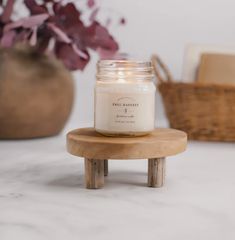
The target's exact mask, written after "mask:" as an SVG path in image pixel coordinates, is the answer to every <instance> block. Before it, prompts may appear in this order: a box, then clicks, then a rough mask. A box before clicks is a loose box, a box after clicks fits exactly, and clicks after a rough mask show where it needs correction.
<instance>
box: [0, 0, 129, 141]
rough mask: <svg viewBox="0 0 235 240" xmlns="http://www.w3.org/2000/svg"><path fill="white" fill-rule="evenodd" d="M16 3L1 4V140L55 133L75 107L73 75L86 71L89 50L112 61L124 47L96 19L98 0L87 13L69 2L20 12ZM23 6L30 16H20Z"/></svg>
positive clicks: (33, 4) (28, 2) (30, 4)
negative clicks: (119, 46) (119, 48)
mask: <svg viewBox="0 0 235 240" xmlns="http://www.w3.org/2000/svg"><path fill="white" fill-rule="evenodd" d="M16 2H17V1H14V0H7V1H1V2H0V6H1V8H2V14H1V16H0V22H1V25H0V46H1V51H0V73H1V74H0V76H1V77H0V89H1V91H0V109H1V111H0V138H6V139H12V138H17V139H18V138H34V137H45V136H51V135H55V134H57V133H59V132H60V131H61V130H62V128H63V127H64V125H65V123H66V121H67V119H68V117H69V115H70V112H71V109H72V104H73V99H74V87H73V80H72V75H71V74H70V73H69V71H73V70H84V68H85V67H86V65H87V63H88V62H89V60H90V53H89V50H94V51H97V52H98V53H99V54H100V56H102V57H104V56H110V57H111V56H112V55H115V54H116V52H117V50H118V44H117V42H116V41H115V40H114V38H113V37H112V36H111V35H110V34H109V31H108V30H107V28H106V27H105V26H102V25H101V24H100V23H99V22H98V21H97V20H96V15H97V13H98V11H99V7H98V5H96V2H95V1H91V0H89V1H87V5H86V6H85V7H84V8H85V9H83V13H82V11H81V10H80V8H78V7H76V6H75V5H74V3H72V2H67V1H54V0H50V1H34V0H24V1H22V2H21V5H20V6H19V8H17V9H16V8H15V4H16ZM23 7H25V9H28V12H29V16H27V11H26V14H25V15H26V16H20V17H17V16H18V15H19V12H21V10H22V8H23ZM86 11H88V12H89V14H90V16H89V19H88V21H87V22H85V20H83V19H82V16H83V15H84V12H86ZM120 21H121V22H120V24H124V22H125V19H123V18H121V19H120ZM56 59H58V60H59V61H58V60H56ZM60 61H61V62H62V63H63V64H64V66H63V65H62V64H61V63H60Z"/></svg>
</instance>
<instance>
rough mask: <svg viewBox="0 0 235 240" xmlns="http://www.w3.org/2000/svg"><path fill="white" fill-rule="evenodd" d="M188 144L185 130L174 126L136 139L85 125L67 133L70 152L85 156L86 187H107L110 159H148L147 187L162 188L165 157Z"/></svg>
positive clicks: (156, 130) (181, 149)
mask: <svg viewBox="0 0 235 240" xmlns="http://www.w3.org/2000/svg"><path fill="white" fill-rule="evenodd" d="M186 145H187V135H186V133H184V132H182V131H179V130H174V129H163V128H162V129H161V128H160V129H155V130H154V131H153V132H152V133H151V134H149V135H146V136H142V137H135V138H120V137H118V138H111V137H105V136H103V135H100V134H99V133H97V132H95V130H94V129H93V128H82V129H77V130H73V131H71V132H69V133H68V134H67V150H68V152H69V153H71V154H73V155H75V156H79V157H84V159H85V179H86V187H87V188H89V189H98V188H102V187H103V186H104V177H105V176H108V159H118V160H126V159H148V186H149V187H162V186H163V185H164V182H165V162H166V159H165V157H167V156H172V155H175V154H178V153H181V152H183V151H184V150H185V148H186Z"/></svg>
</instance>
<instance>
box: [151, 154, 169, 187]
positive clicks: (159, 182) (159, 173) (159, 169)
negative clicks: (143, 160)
mask: <svg viewBox="0 0 235 240" xmlns="http://www.w3.org/2000/svg"><path fill="white" fill-rule="evenodd" d="M165 164H166V160H165V158H151V159H149V160H148V186H149V187H162V186H163V185H164V182H165Z"/></svg>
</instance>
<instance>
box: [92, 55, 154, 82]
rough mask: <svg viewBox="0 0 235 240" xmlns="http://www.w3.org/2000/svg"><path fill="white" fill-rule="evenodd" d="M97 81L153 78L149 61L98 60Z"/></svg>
mask: <svg viewBox="0 0 235 240" xmlns="http://www.w3.org/2000/svg"><path fill="white" fill-rule="evenodd" d="M96 76H97V80H100V79H107V78H112V79H120V78H121V79H131V78H135V79H136V80H150V79H152V78H153V66H152V63H151V61H140V60H132V59H130V60H100V61H98V63H97V75H96Z"/></svg>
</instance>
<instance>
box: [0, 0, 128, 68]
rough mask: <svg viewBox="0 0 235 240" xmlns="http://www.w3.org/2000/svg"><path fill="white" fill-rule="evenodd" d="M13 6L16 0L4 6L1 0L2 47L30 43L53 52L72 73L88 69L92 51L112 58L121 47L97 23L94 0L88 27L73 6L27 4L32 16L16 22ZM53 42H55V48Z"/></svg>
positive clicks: (54, 1) (30, 0)
mask: <svg viewBox="0 0 235 240" xmlns="http://www.w3.org/2000/svg"><path fill="white" fill-rule="evenodd" d="M14 3H15V1H14V0H7V2H6V4H5V5H3V1H1V0H0V6H1V8H2V9H3V11H2V15H1V16H0V46H1V47H13V46H14V45H16V44H17V43H28V44H30V45H33V46H35V48H36V49H37V50H38V51H39V52H48V51H51V52H52V53H53V54H54V55H55V56H56V57H57V58H58V59H60V60H61V61H62V62H63V63H64V64H65V66H66V67H67V68H68V69H69V70H77V69H80V70H83V69H84V68H85V66H86V65H87V63H88V62H89V60H90V55H89V49H92V50H95V51H97V52H98V53H99V54H100V55H102V56H104V54H106V56H112V55H114V54H115V53H116V52H117V50H118V44H117V42H116V41H115V39H114V38H113V37H112V36H111V35H110V33H109V31H108V30H107V28H106V27H104V26H102V25H101V24H100V23H99V22H98V21H97V20H96V15H97V13H98V11H99V7H98V6H97V4H96V2H95V0H87V6H88V8H91V9H92V11H91V16H90V18H89V20H90V25H89V26H86V25H85V24H84V23H83V21H82V19H81V11H80V10H79V9H77V8H76V6H75V5H74V4H73V3H71V2H70V3H63V0H60V1H58V0H44V1H43V2H41V3H39V2H37V0H24V4H25V6H26V7H27V8H28V9H29V11H30V16H29V17H25V18H22V19H20V20H17V21H13V20H12V14H13V7H14ZM51 7H52V8H51ZM123 21H124V20H123ZM123 21H122V24H124V23H125V22H123ZM51 40H54V41H53V42H54V45H52V46H51V44H50V42H51ZM49 47H50V49H49Z"/></svg>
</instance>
